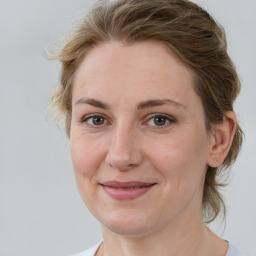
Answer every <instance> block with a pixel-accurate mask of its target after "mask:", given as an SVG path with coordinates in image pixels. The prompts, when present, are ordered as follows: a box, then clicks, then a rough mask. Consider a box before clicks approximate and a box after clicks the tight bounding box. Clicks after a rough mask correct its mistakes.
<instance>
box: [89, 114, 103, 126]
mask: <svg viewBox="0 0 256 256" xmlns="http://www.w3.org/2000/svg"><path fill="white" fill-rule="evenodd" d="M104 122H105V119H104V118H103V117H102V116H95V117H92V123H93V125H102V124H104Z"/></svg>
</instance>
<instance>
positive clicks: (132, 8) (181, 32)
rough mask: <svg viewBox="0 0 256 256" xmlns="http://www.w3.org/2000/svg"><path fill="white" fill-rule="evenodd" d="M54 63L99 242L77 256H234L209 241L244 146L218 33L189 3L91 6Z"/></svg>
mask: <svg viewBox="0 0 256 256" xmlns="http://www.w3.org/2000/svg"><path fill="white" fill-rule="evenodd" d="M57 58H58V59H59V60H60V61H61V63H62V71H61V83H60V86H59V87H58V89H57V90H56V92H55V94H54V96H53V103H54V104H55V105H56V106H57V107H58V109H59V111H60V112H61V114H64V116H65V120H66V132H67V135H68V137H69V138H70V146H71V154H72V161H73V166H74V172H75V177H76V181H77V185H78V189H79V191H80V194H81V196H82V198H83V200H84V202H85V204H86V205H87V207H88V208H89V210H90V211H91V212H92V214H93V215H94V216H95V217H96V218H97V219H98V220H99V221H100V222H101V224H102V233H103V242H101V243H99V244H98V245H96V246H95V247H94V248H92V249H90V250H87V251H85V252H82V253H80V254H77V255H80V256H85V255H90V256H91V255H97V256H102V255H104V256H108V255H111V256H115V255H127V256H128V255H147V256H150V255H162V256H165V255H166V256H172V255H175V256H177V255H186V256H195V255H196V256H205V255H207V256H224V255H228V256H237V255H242V254H241V253H240V252H239V251H238V250H237V249H235V247H234V246H232V245H231V244H230V243H229V242H227V241H225V240H223V239H221V238H220V237H218V236H217V235H215V234H214V233H212V232H211V231H210V230H209V229H208V228H207V226H206V225H205V223H209V222H211V221H213V220H214V219H215V218H216V217H217V215H219V213H220V212H221V211H223V213H224V214H225V205H224V202H223V200H222V197H221V195H220V193H219V191H218V187H219V186H220V185H221V184H219V183H218V175H219V174H220V173H222V172H223V171H224V170H225V168H227V167H229V166H230V165H231V164H232V163H233V162H234V161H235V159H236V157H237V155H238V152H239V149H240V146H241V143H242V130H241V129H240V127H239V125H238V122H237V120H236V116H235V113H234V111H233V102H234V100H235V98H236V97H237V95H238V93H239V90H240V84H239V79H238V76H237V74H236V71H235V68H234V66H233V64H232V61H231V60H230V58H229V56H228V54H227V49H226V39H225V34H224V31H223V30H222V29H221V27H220V26H218V24H217V23H216V22H215V21H214V20H213V19H212V17H211V16H210V15H209V14H208V13H206V12H205V11H204V10H202V9H201V8H200V7H198V6H197V5H196V4H194V3H192V2H190V1H186V0H179V1H177V0H154V1H151V0H117V1H111V2H99V3H98V4H97V5H96V6H95V7H94V8H93V9H92V10H91V11H90V13H89V14H88V15H87V16H86V18H85V19H84V20H83V22H82V23H81V24H80V25H79V26H78V27H77V29H76V30H75V31H74V33H73V34H72V35H71V36H70V38H69V39H68V41H67V42H66V44H65V45H64V47H63V48H62V50H61V51H60V53H59V54H58V56H57Z"/></svg>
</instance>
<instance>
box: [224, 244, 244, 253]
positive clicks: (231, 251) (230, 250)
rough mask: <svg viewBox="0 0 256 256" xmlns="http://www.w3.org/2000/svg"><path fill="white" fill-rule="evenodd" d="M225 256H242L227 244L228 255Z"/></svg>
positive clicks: (231, 245) (232, 246)
mask: <svg viewBox="0 0 256 256" xmlns="http://www.w3.org/2000/svg"><path fill="white" fill-rule="evenodd" d="M226 256H244V254H242V253H241V252H240V251H239V250H238V249H237V248H236V247H235V246H234V245H233V244H231V243H230V242H228V253H227V255H226Z"/></svg>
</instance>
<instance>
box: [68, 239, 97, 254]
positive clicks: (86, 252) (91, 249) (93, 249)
mask: <svg viewBox="0 0 256 256" xmlns="http://www.w3.org/2000/svg"><path fill="white" fill-rule="evenodd" d="M101 243H102V241H101V242H99V243H97V244H96V245H94V246H93V247H91V248H90V249H88V250H86V251H83V252H80V253H77V254H74V255H72V256H94V255H95V253H96V252H97V250H98V249H99V247H100V245H101Z"/></svg>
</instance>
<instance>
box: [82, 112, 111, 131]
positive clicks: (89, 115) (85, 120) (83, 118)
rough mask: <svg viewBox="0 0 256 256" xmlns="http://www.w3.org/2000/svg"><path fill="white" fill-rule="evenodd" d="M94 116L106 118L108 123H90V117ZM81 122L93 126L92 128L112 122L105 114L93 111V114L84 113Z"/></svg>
mask: <svg viewBox="0 0 256 256" xmlns="http://www.w3.org/2000/svg"><path fill="white" fill-rule="evenodd" d="M94 117H101V118H104V120H105V121H106V123H105V124H102V125H92V124H89V123H88V120H89V119H90V118H94ZM80 122H81V123H82V124H85V125H86V126H87V127H91V128H101V127H102V126H105V125H107V124H110V122H109V121H108V118H107V117H106V116H105V115H103V114H101V113H92V114H87V115H84V116H82V118H81V120H80Z"/></svg>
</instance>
